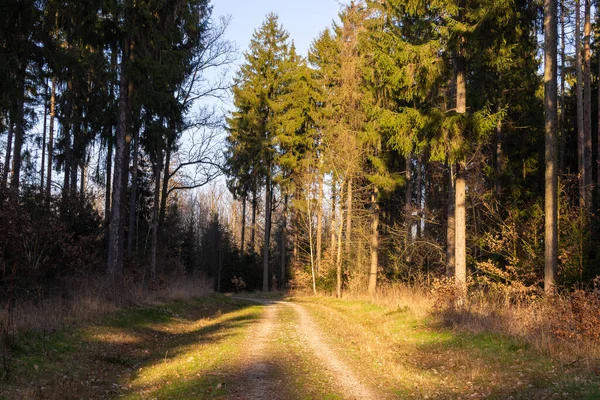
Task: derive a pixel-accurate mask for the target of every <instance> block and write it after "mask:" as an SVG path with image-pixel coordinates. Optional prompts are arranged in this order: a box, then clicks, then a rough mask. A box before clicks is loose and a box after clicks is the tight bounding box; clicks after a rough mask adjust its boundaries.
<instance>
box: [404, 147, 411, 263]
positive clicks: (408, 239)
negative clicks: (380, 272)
mask: <svg viewBox="0 0 600 400" xmlns="http://www.w3.org/2000/svg"><path fill="white" fill-rule="evenodd" d="M405 168H406V186H405V192H404V213H405V215H404V220H405V221H406V240H405V241H404V247H405V251H406V250H408V244H409V243H411V242H412V228H413V217H412V212H413V209H412V195H413V193H412V192H413V178H412V153H410V154H408V155H407V156H406V164H405ZM407 261H410V260H409V259H407Z"/></svg>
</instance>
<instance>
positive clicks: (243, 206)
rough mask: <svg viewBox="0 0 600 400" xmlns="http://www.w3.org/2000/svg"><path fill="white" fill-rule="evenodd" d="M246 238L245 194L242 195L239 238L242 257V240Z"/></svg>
mask: <svg viewBox="0 0 600 400" xmlns="http://www.w3.org/2000/svg"><path fill="white" fill-rule="evenodd" d="M245 239H246V195H244V196H242V237H241V239H240V255H241V257H242V258H244V242H245Z"/></svg>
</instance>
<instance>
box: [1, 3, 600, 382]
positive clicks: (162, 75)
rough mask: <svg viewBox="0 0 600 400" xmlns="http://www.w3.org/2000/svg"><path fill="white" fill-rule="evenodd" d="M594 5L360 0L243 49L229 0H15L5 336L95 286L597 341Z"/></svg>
mask: <svg viewBox="0 0 600 400" xmlns="http://www.w3.org/2000/svg"><path fill="white" fill-rule="evenodd" d="M597 7H598V5H597V4H592V2H591V0H583V1H581V0H560V1H558V2H557V1H556V0H543V1H541V0H477V1H475V0H436V1H421V0H364V1H363V0H356V1H352V2H350V3H348V4H345V5H341V6H340V12H339V15H338V18H337V19H336V20H335V21H333V22H332V24H331V26H330V27H328V28H325V29H324V30H323V31H322V32H321V33H320V34H319V35H318V36H317V37H315V38H314V40H313V41H312V44H311V46H310V49H309V51H308V54H299V53H298V51H297V49H296V47H295V45H294V40H293V38H292V37H290V35H289V33H288V32H287V31H286V29H285V27H284V26H282V25H281V24H280V22H279V19H278V16H277V14H275V13H270V14H268V15H266V17H265V20H264V22H263V24H262V25H261V26H259V27H256V29H255V31H254V34H253V36H252V38H249V40H250V45H249V47H248V49H247V50H246V51H245V52H243V54H239V50H238V48H237V46H236V44H235V43H233V42H232V41H230V40H228V39H227V35H226V32H227V29H228V27H229V24H230V19H228V18H226V17H221V18H217V17H215V16H214V15H213V14H212V7H211V4H210V2H209V0H173V1H161V0H144V1H137V0H92V1H88V2H80V1H73V0H7V1H5V2H3V3H2V4H1V5H0V10H1V12H0V55H1V57H0V173H1V176H0V273H1V275H0V301H1V302H2V309H3V310H4V311H3V316H2V319H1V320H0V322H1V324H0V330H1V331H2V334H3V335H4V336H3V337H5V338H8V337H9V336H10V335H11V332H13V330H15V329H17V328H15V326H17V325H19V324H20V322H18V318H17V317H18V313H17V311H18V310H19V309H20V307H21V309H22V310H34V309H38V310H40V309H45V308H44V307H43V305H49V307H50V308H52V307H54V304H57V303H56V302H58V303H60V304H61V305H63V306H65V307H66V304H69V302H70V301H71V302H79V301H80V299H81V296H87V297H86V298H89V297H90V296H91V297H95V298H96V297H97V298H102V299H103V300H102V301H107V302H109V303H110V304H113V305H114V304H120V305H124V304H130V303H131V302H133V303H134V304H139V303H141V302H142V301H143V299H146V297H147V296H152V294H153V293H155V294H156V293H159V292H161V291H163V292H164V291H169V290H171V288H178V289H177V290H189V291H191V292H192V293H193V292H194V290H196V289H198V290H205V288H206V287H207V286H209V287H210V290H213V291H215V292H234V291H235V292H236V293H237V292H238V291H243V290H247V291H254V290H257V291H262V292H263V293H266V292H269V291H274V292H275V291H281V290H286V291H289V292H294V293H310V294H314V295H317V294H325V295H331V296H334V297H337V298H342V297H346V296H368V297H369V298H371V299H377V298H378V299H384V298H387V297H393V296H394V293H396V294H397V293H398V290H404V291H414V293H418V296H425V297H427V298H428V299H429V301H433V303H434V304H433V306H432V307H433V309H434V310H437V311H440V310H443V311H444V312H445V313H446V314H445V315H447V316H448V315H450V314H451V315H453V318H457V319H458V320H461V318H462V320H464V319H465V318H466V317H465V315H467V314H469V313H475V312H479V311H480V312H481V313H482V315H483V314H485V313H488V314H489V315H491V314H493V313H494V312H496V313H500V312H501V310H503V309H505V308H506V307H508V308H510V309H511V310H513V311H511V312H514V313H515V314H514V315H517V316H518V315H524V314H518V313H519V312H520V313H527V312H529V313H530V314H531V313H534V312H537V311H539V309H540V308H536V307H541V308H542V309H543V310H545V311H544V312H547V311H548V310H554V312H555V314H554V317H553V319H552V318H551V317H550V316H548V318H550V319H551V321H549V322H548V323H549V324H550V326H549V328H548V329H549V332H550V333H551V334H552V335H554V336H555V337H558V338H562V339H565V338H566V339H573V338H576V339H577V340H581V341H586V343H587V341H591V343H595V344H594V347H593V348H594V349H595V350H594V351H597V350H598V346H597V341H598V337H600V330H599V328H598V325H597V324H596V323H597V322H598V321H600V314H599V313H598V310H599V309H600V308H599V307H600V286H599V285H600V214H599V213H598V208H599V207H600V118H599V117H600V47H599V46H600V14H599V13H598V12H597V10H598V9H597ZM236 62H237V64H239V68H237V67H236V64H235V63H236ZM227 102H230V103H231V104H230V107H229V110H227V111H223V109H224V107H223V106H222V105H223V104H226V103H227ZM399 288H402V289H399ZM415 296H417V294H415ZM382 301H383V300H382ZM99 307H100V306H99ZM111 307H112V306H111ZM511 307H512V308H511ZM544 307H546V308H544ZM477 310H479V311H477ZM523 310H525V311H523ZM536 310H537V311H536ZM505 311H506V310H504V311H502V312H505ZM440 312H441V311H440ZM548 312H549V311H548ZM23 313H26V312H25V311H23ZM488 314H486V315H488ZM530 314H528V315H530ZM550 314H551V313H550ZM550 314H548V315H550ZM469 315H470V314H469ZM531 315H533V314H531ZM544 315H547V314H544ZM461 316H462V317H461ZM515 318H517V317H515ZM495 321H496V320H495ZM496 322H497V321H496ZM482 324H484V325H485V322H482ZM490 324H492V323H491V322H490ZM507 324H508V323H507ZM28 327H29V325H27V323H25V322H23V329H27V328H28ZM18 329H20V328H18ZM44 329H45V328H44ZM490 329H492V328H490ZM494 329H495V330H496V331H501V332H504V333H510V334H515V335H517V336H519V335H521V336H523V335H525V336H527V335H530V334H532V333H531V332H533V331H531V330H528V331H527V332H528V333H526V334H525V333H523V332H521V331H519V332H515V331H514V330H511V329H512V328H508V327H504V328H498V327H496V328H494ZM515 329H517V328H515ZM518 329H521V327H519V328H518ZM523 329H525V328H523ZM5 342H6V343H8V339H6V340H5ZM7 346H8V345H7ZM6 348H8V347H6ZM7 354H8V353H7ZM165 358H166V356H165ZM5 364H6V363H5ZM5 373H6V375H8V374H9V370H8V369H5Z"/></svg>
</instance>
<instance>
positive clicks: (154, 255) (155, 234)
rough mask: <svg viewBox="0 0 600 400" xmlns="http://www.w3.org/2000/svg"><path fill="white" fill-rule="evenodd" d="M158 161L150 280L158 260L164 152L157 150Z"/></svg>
mask: <svg viewBox="0 0 600 400" xmlns="http://www.w3.org/2000/svg"><path fill="white" fill-rule="evenodd" d="M157 157H158V159H157V161H156V164H155V165H154V204H153V205H152V242H151V251H150V254H151V259H150V271H149V272H150V274H149V275H150V276H149V278H150V280H151V281H152V280H154V279H155V278H156V264H157V262H156V260H157V249H158V225H159V221H158V219H159V217H158V214H159V204H160V174H161V170H162V165H161V164H162V154H161V151H160V150H159V151H158V152H157Z"/></svg>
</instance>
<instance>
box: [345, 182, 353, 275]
mask: <svg viewBox="0 0 600 400" xmlns="http://www.w3.org/2000/svg"><path fill="white" fill-rule="evenodd" d="M346 197H347V200H346V243H345V244H346V245H345V249H344V252H345V253H346V254H345V258H346V259H347V260H348V263H349V262H350V260H351V251H350V250H351V241H352V177H349V178H348V185H347V189H346Z"/></svg>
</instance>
